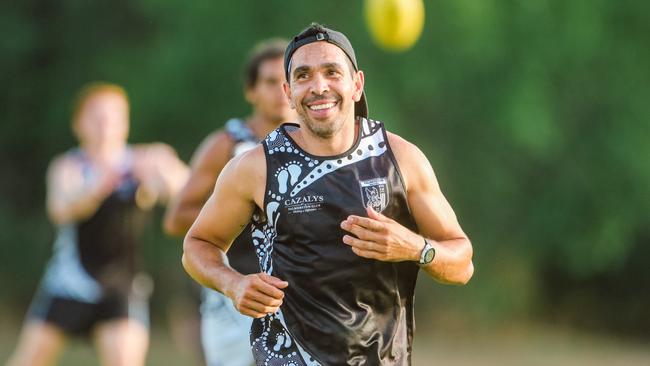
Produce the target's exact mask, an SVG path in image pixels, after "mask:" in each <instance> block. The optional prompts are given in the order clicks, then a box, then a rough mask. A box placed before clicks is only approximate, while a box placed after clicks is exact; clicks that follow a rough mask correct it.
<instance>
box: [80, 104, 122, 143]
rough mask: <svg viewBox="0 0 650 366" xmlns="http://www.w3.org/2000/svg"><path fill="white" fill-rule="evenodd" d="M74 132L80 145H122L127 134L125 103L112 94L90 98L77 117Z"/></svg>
mask: <svg viewBox="0 0 650 366" xmlns="http://www.w3.org/2000/svg"><path fill="white" fill-rule="evenodd" d="M74 131H75V133H76V135H77V138H78V139H79V142H80V143H82V144H87V145H94V146H101V147H106V146H116V145H120V144H124V143H125V142H126V139H127V136H128V133H129V106H128V103H127V101H126V100H125V99H124V97H123V96H122V95H120V94H117V93H113V92H99V93H98V94H95V95H92V96H90V97H89V98H88V99H87V100H86V101H85V102H84V104H83V107H82V108H81V111H80V112H79V115H78V116H77V121H76V123H75V125H74Z"/></svg>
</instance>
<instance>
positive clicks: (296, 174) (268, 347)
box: [251, 118, 388, 366]
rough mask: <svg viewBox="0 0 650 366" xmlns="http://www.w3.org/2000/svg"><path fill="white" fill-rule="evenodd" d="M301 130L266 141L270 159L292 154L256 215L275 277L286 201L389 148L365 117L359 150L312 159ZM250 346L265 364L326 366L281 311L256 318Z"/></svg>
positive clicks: (266, 265) (260, 246) (272, 175)
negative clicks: (296, 137)
mask: <svg viewBox="0 0 650 366" xmlns="http://www.w3.org/2000/svg"><path fill="white" fill-rule="evenodd" d="M297 128H299V127H298V126H296V125H291V124H285V125H283V126H281V127H280V128H278V129H276V130H275V131H273V132H271V133H270V134H269V135H268V136H267V138H266V139H265V140H264V147H265V149H266V154H267V166H269V165H268V160H269V159H273V158H274V156H278V155H280V154H291V157H290V158H288V159H287V157H286V155H285V156H283V160H286V161H288V162H286V163H284V164H282V165H281V166H280V167H279V168H277V169H276V170H275V171H269V172H268V173H267V189H268V190H267V192H266V197H265V205H266V206H265V210H264V211H265V212H264V213H258V214H256V215H254V216H253V234H252V236H253V244H254V246H255V252H256V254H257V257H258V260H259V264H260V269H261V270H262V271H263V272H265V273H267V274H272V273H273V261H272V259H271V258H272V254H273V243H274V240H275V237H276V235H277V233H276V224H277V222H278V219H279V217H280V212H281V208H282V205H283V202H284V200H285V199H287V198H289V197H293V196H295V195H296V194H298V193H299V192H300V191H301V190H303V189H305V188H306V187H308V186H309V185H311V184H312V183H314V182H315V181H317V180H318V179H320V178H322V177H323V176H325V175H327V174H329V173H331V172H333V171H336V170H337V169H339V168H341V167H344V166H347V165H350V164H354V163H357V162H359V161H361V160H364V159H368V158H370V157H373V156H379V155H381V154H383V153H384V152H385V151H386V150H387V148H388V147H387V144H386V141H385V139H384V133H383V130H382V128H381V122H378V121H372V120H368V119H363V118H362V119H361V129H360V131H361V136H360V138H359V143H358V144H357V145H356V148H355V149H352V150H350V152H349V154H348V155H345V156H341V157H336V158H330V159H326V160H319V159H318V158H316V157H313V156H309V155H308V154H306V153H305V152H304V151H303V150H301V149H300V148H299V147H298V146H296V145H294V143H293V142H292V141H291V139H289V138H288V137H287V136H286V135H285V133H286V132H290V131H292V130H295V129H297ZM251 346H252V350H253V355H254V357H255V360H256V363H257V365H264V366H321V363H320V362H318V361H317V360H316V359H314V357H312V356H311V355H310V354H309V352H308V350H305V349H304V348H303V346H302V345H300V344H298V343H297V342H296V341H295V340H294V339H293V338H292V337H291V334H290V332H289V330H288V327H287V326H286V323H285V321H284V317H283V315H282V309H280V310H279V311H278V312H276V313H274V314H269V315H267V316H266V317H264V318H262V319H255V320H254V321H253V326H252V328H251Z"/></svg>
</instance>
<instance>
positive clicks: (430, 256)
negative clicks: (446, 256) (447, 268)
mask: <svg viewBox="0 0 650 366" xmlns="http://www.w3.org/2000/svg"><path fill="white" fill-rule="evenodd" d="M434 255H436V250H435V249H433V248H429V249H428V250H427V252H426V253H424V263H431V261H432V260H433V256H434Z"/></svg>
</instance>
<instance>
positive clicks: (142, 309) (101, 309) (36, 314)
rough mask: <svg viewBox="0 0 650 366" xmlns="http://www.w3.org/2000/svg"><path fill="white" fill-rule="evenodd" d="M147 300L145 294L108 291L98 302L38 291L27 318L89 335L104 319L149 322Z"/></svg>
mask: <svg viewBox="0 0 650 366" xmlns="http://www.w3.org/2000/svg"><path fill="white" fill-rule="evenodd" d="M147 300H148V299H147V298H144V297H142V296H134V295H123V294H107V295H105V296H103V297H102V299H101V300H100V301H99V302H97V303H88V302H83V301H78V300H73V299H69V298H65V297H59V296H55V295H51V294H49V293H47V291H43V290H41V291H39V293H38V294H37V295H36V297H35V298H34V301H33V302H32V305H31V307H30V310H29V313H28V315H27V318H28V319H32V320H41V321H45V322H47V323H50V324H52V325H54V326H56V327H58V328H60V329H62V330H63V331H64V332H65V333H67V334H70V335H86V334H88V333H90V332H91V331H92V330H93V328H94V327H95V326H96V325H98V324H100V323H103V322H107V321H111V320H117V319H125V318H126V319H133V320H136V321H139V322H140V323H142V324H143V325H144V326H147V327H148V325H149V304H148V301H147Z"/></svg>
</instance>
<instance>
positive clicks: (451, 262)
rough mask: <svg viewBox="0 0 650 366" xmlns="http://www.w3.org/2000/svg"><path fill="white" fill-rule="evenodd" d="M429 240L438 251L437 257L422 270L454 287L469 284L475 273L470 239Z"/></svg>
mask: <svg viewBox="0 0 650 366" xmlns="http://www.w3.org/2000/svg"><path fill="white" fill-rule="evenodd" d="M427 240H428V241H429V243H430V244H431V245H432V246H433V247H434V249H435V250H436V255H435V257H434V259H433V261H432V262H431V263H429V264H427V265H423V266H422V267H421V268H422V269H423V270H424V271H425V272H427V274H428V275H429V276H431V277H433V278H434V279H435V280H437V281H439V282H442V283H445V284H453V285H464V284H467V282H468V281H469V279H470V278H471V277H472V274H473V273H474V265H473V263H472V244H471V243H470V242H469V239H467V238H459V239H450V240H444V241H435V240H431V239H427Z"/></svg>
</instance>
